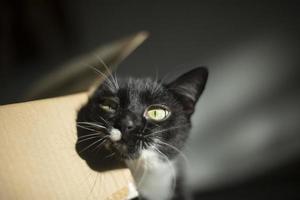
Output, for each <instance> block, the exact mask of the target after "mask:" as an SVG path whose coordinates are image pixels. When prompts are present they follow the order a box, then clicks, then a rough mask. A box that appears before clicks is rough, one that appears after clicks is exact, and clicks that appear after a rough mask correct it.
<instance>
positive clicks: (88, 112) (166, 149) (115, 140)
mask: <svg viewBox="0 0 300 200" xmlns="http://www.w3.org/2000/svg"><path fill="white" fill-rule="evenodd" d="M207 76H208V72H207V69H206V68H203V67H199V68H196V69H193V70H191V71H189V72H187V73H185V74H183V75H181V76H180V77H178V78H177V79H176V80H174V81H172V82H171V83H161V82H159V81H154V80H152V79H150V78H146V79H133V78H129V79H124V80H119V79H118V80H117V79H116V77H113V76H108V77H106V80H105V81H104V82H103V83H102V84H101V85H100V86H99V87H98V88H97V89H96V90H95V92H94V93H93V95H92V96H91V97H90V98H89V100H88V103H87V104H86V105H85V106H83V108H82V109H81V110H80V111H79V114H78V118H77V124H78V128H77V131H78V140H77V146H76V148H77V152H78V153H79V154H80V155H81V154H85V153H90V154H94V155H97V151H101V149H106V150H107V149H108V150H109V151H110V152H112V156H116V157H118V158H123V159H136V158H138V157H139V156H140V155H141V152H142V151H143V150H152V151H156V152H159V153H162V154H164V155H166V156H168V157H169V158H172V157H174V156H176V155H177V154H178V149H181V148H182V147H183V146H184V143H185V141H186V139H187V137H188V135H189V129H190V127H191V121H190V118H191V115H192V113H193V112H194V108H195V104H196V102H197V100H198V98H199V97H200V95H201V93H202V92H203V90H204V87H205V84H206V80H207Z"/></svg>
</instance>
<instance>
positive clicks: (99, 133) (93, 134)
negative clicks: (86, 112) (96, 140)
mask: <svg viewBox="0 0 300 200" xmlns="http://www.w3.org/2000/svg"><path fill="white" fill-rule="evenodd" d="M101 135H102V132H95V133H90V134H86V135H82V136H79V137H77V139H81V138H86V137H90V136H101Z"/></svg>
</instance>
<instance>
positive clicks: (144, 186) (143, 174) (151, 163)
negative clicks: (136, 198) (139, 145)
mask: <svg viewBox="0 0 300 200" xmlns="http://www.w3.org/2000/svg"><path fill="white" fill-rule="evenodd" d="M159 156H160V154H158V153H156V152H155V151H152V150H143V151H142V153H141V156H140V158H139V159H137V160H127V161H126V164H127V166H128V167H129V169H130V170H131V173H132V175H133V177H134V179H135V182H136V187H137V190H138V192H139V193H140V194H141V195H142V196H143V197H146V198H147V199H149V200H158V199H159V200H167V199H170V197H171V196H172V193H173V189H174V184H175V178H176V169H175V164H174V162H172V161H167V160H166V159H165V158H164V157H163V159H160V157H159Z"/></svg>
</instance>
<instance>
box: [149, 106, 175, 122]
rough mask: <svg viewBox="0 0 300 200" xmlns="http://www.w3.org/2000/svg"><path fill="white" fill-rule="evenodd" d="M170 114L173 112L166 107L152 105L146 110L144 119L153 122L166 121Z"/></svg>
mask: <svg viewBox="0 0 300 200" xmlns="http://www.w3.org/2000/svg"><path fill="white" fill-rule="evenodd" d="M170 114H171V112H170V110H169V109H168V108H167V107H166V106H163V105H151V106H149V107H148V108H147V109H146V110H145V113H144V117H145V118H146V119H150V120H153V121H164V120H166V119H167V118H168V117H169V116H170Z"/></svg>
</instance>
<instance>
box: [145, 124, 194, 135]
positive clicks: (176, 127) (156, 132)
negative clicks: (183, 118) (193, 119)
mask: <svg viewBox="0 0 300 200" xmlns="http://www.w3.org/2000/svg"><path fill="white" fill-rule="evenodd" d="M186 126H190V125H189V124H186V125H183V126H175V127H171V128H167V129H163V130H159V131H155V132H152V133H149V134H147V135H145V137H146V138H147V137H151V136H153V135H155V134H158V133H163V132H167V131H170V130H174V129H179V128H184V127H186Z"/></svg>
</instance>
